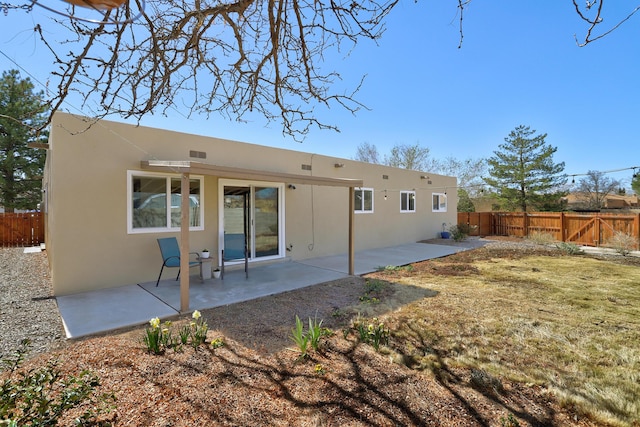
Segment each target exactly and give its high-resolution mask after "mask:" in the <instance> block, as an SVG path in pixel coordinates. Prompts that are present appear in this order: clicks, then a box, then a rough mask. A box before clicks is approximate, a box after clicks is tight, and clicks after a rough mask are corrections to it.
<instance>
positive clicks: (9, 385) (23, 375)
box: [0, 339, 115, 427]
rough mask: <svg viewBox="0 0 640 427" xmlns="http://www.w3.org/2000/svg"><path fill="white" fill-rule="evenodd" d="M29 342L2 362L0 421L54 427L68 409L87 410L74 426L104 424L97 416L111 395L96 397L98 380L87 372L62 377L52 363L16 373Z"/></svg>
mask: <svg viewBox="0 0 640 427" xmlns="http://www.w3.org/2000/svg"><path fill="white" fill-rule="evenodd" d="M30 345H31V342H30V341H29V340H28V339H25V340H22V342H21V343H20V347H19V348H18V350H16V352H15V354H14V355H13V356H12V357H9V358H7V359H3V360H2V366H3V368H4V369H3V370H7V371H8V372H9V374H10V375H9V377H8V378H6V379H5V380H4V382H3V383H2V384H1V385H0V420H3V421H6V422H5V425H8V426H23V425H29V426H43V427H44V426H56V425H58V419H59V418H60V417H61V416H63V415H64V414H65V413H67V412H68V411H70V410H73V409H76V408H80V407H87V408H88V409H86V410H85V411H84V412H82V413H81V414H80V415H79V416H78V417H77V418H76V420H75V424H76V425H94V426H95V425H108V424H106V423H104V422H98V421H97V417H98V415H100V414H102V413H106V412H108V411H109V410H110V409H111V408H112V402H113V401H114V400H115V397H114V396H113V395H107V394H101V395H96V388H97V387H98V386H99V385H100V379H99V378H98V377H97V376H96V375H95V374H93V373H91V372H89V371H81V372H80V373H79V374H78V375H77V376H73V375H72V376H64V375H63V374H62V372H61V371H60V370H59V369H58V366H57V364H56V362H51V361H50V362H49V363H47V365H46V366H44V367H41V368H37V369H35V368H34V369H30V370H27V371H20V370H19V368H20V365H21V364H22V362H23V361H24V358H25V355H26V354H27V353H28V351H29V347H30Z"/></svg>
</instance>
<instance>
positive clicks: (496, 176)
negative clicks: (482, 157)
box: [484, 126, 567, 212]
mask: <svg viewBox="0 0 640 427" xmlns="http://www.w3.org/2000/svg"><path fill="white" fill-rule="evenodd" d="M535 133H536V131H535V130H531V129H530V128H529V127H528V126H518V127H517V128H515V129H514V130H513V131H511V133H509V136H508V137H507V138H505V139H504V140H505V144H501V145H500V146H499V148H500V149H499V150H498V151H494V156H493V157H490V158H489V159H488V160H487V163H488V165H489V177H488V178H484V180H485V182H486V183H487V184H488V185H490V186H491V187H494V188H495V189H496V192H497V194H498V198H499V200H500V202H501V203H502V204H503V205H504V206H505V207H506V208H507V209H510V210H513V209H521V210H522V211H523V212H526V211H527V209H529V210H530V209H531V208H534V207H538V208H539V207H542V206H544V205H549V204H550V202H551V201H552V200H555V199H559V198H560V197H561V196H562V195H564V193H563V192H562V191H560V187H561V186H562V185H564V184H565V183H566V181H567V177H566V175H564V174H563V173H562V172H563V171H564V162H562V163H554V162H553V155H554V153H555V152H556V150H557V148H556V147H552V146H550V145H548V144H547V143H546V142H545V138H546V137H547V134H540V135H534V134H535Z"/></svg>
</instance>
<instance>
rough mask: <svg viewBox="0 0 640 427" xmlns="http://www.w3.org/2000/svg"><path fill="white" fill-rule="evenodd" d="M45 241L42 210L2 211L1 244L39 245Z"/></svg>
mask: <svg viewBox="0 0 640 427" xmlns="http://www.w3.org/2000/svg"><path fill="white" fill-rule="evenodd" d="M40 243H44V214H43V213H42V212H27V213H0V246H37V245H39V244H40Z"/></svg>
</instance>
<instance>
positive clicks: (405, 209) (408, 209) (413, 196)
mask: <svg viewBox="0 0 640 427" xmlns="http://www.w3.org/2000/svg"><path fill="white" fill-rule="evenodd" d="M405 195H406V201H407V203H406V206H403V196H405ZM411 199H413V208H411V203H410V200H411ZM415 211H416V192H415V191H412V190H411V191H409V190H407V191H401V192H400V212H402V213H413V212H415Z"/></svg>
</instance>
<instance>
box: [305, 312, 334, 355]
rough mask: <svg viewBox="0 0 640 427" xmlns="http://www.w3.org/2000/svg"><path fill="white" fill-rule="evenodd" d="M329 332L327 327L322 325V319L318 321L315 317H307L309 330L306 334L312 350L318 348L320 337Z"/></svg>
mask: <svg viewBox="0 0 640 427" xmlns="http://www.w3.org/2000/svg"><path fill="white" fill-rule="evenodd" d="M330 334H331V332H330V331H329V330H328V329H327V328H323V327H322V320H320V322H318V319H317V318H316V319H313V320H312V319H311V318H309V330H308V333H307V335H308V337H309V344H310V345H311V348H312V349H313V350H314V351H318V350H319V349H320V340H321V339H322V337H325V336H327V335H330Z"/></svg>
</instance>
